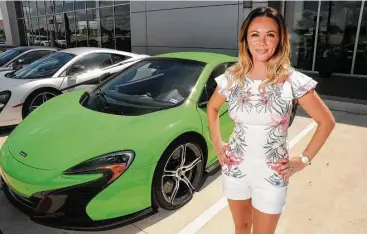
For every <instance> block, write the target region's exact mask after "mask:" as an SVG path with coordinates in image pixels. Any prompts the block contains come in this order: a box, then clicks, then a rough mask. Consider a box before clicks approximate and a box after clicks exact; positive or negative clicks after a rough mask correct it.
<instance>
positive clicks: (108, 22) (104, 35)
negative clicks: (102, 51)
mask: <svg viewBox="0 0 367 234" xmlns="http://www.w3.org/2000/svg"><path fill="white" fill-rule="evenodd" d="M100 18H101V43H102V47H103V48H111V49H115V38H114V25H113V24H114V19H113V7H105V8H101V9H100Z"/></svg>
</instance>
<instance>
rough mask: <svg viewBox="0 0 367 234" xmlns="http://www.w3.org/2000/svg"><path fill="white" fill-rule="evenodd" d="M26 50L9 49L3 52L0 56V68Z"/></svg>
mask: <svg viewBox="0 0 367 234" xmlns="http://www.w3.org/2000/svg"><path fill="white" fill-rule="evenodd" d="M26 50H28V49H27V48H22V49H19V48H18V49H10V50H7V51H5V52H4V53H1V54H0V66H2V65H4V64H5V63H7V62H9V61H10V60H11V59H13V58H15V57H16V56H18V55H20V54H21V53H23V52H24V51H26Z"/></svg>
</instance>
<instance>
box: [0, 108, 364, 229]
mask: <svg viewBox="0 0 367 234" xmlns="http://www.w3.org/2000/svg"><path fill="white" fill-rule="evenodd" d="M334 115H335V117H336V120H337V126H336V128H335V130H334V132H333V134H332V135H331V137H330V139H329V140H328V142H327V144H326V145H325V146H324V148H323V149H322V150H321V152H320V153H319V155H318V156H317V158H316V159H315V160H314V161H313V164H312V166H310V167H308V168H307V169H306V170H304V171H302V172H301V173H298V174H296V175H295V176H294V177H293V178H292V179H291V181H290V188H289V195H288V202H287V207H286V210H285V212H284V213H283V215H282V216H281V219H280V222H279V225H278V228H277V232H276V234H328V233H330V234H338V233H341V234H366V233H367V216H366V215H365V213H366V210H367V183H366V182H365V181H364V178H366V177H367V170H366V169H367V154H366V152H367V144H366V142H367V141H366V139H367V137H366V136H367V116H366V115H354V114H350V113H343V112H338V111H334ZM311 122H312V120H311V119H310V118H309V117H308V116H307V115H305V114H304V113H302V111H300V114H299V115H298V116H297V117H296V119H295V121H294V123H293V126H292V127H291V128H290V130H289V138H290V139H293V138H294V137H295V136H297V134H298V133H299V132H301V131H302V130H303V129H305V128H306V127H307V126H308V125H309V124H310V123H311ZM313 131H314V130H313ZM313 131H311V132H309V133H308V134H306V136H304V137H303V138H302V139H301V140H300V141H299V142H298V143H297V144H296V145H295V146H294V147H293V148H292V149H291V154H293V155H297V154H299V153H300V152H301V151H302V150H303V149H304V147H305V146H306V145H307V143H308V141H309V139H310V137H311V136H312V133H313ZM1 135H3V136H1ZM6 135H7V133H6V132H5V133H1V132H0V145H2V143H3V141H4V137H6ZM219 176H220V175H219V173H216V174H215V175H212V176H210V177H209V178H208V181H207V182H206V183H205V185H204V187H203V189H202V190H201V191H200V192H199V193H197V194H196V195H195V197H194V199H193V200H192V201H191V202H190V203H189V204H188V205H186V206H185V207H183V208H181V209H180V210H178V211H171V212H168V211H162V210H161V211H160V212H159V213H158V214H156V215H153V216H151V217H149V218H147V219H145V220H142V221H139V222H137V223H134V224H132V225H128V226H125V227H122V228H117V229H115V230H111V231H105V232H98V233H103V234H104V233H105V234H114V233H124V234H143V233H149V234H161V233H167V234H171V233H172V234H176V233H179V232H180V231H182V230H184V229H185V228H186V227H187V225H189V224H191V223H193V222H194V221H195V220H196V219H197V218H198V217H200V216H201V214H203V213H204V212H206V211H207V210H208V209H209V208H210V207H212V206H213V205H214V204H216V203H217V202H218V201H219V200H220V199H221V198H222V194H221V180H220V178H219ZM216 212H217V213H214V214H212V216H213V217H212V218H210V219H209V220H207V222H205V223H202V225H201V228H199V229H198V231H197V233H198V234H215V233H218V234H232V233H234V229H233V224H232V220H231V216H230V213H229V210H228V207H227V206H224V207H222V208H220V209H217V210H216ZM0 230H1V231H2V232H3V233H4V234H18V233H27V234H40V233H42V234H43V233H45V234H46V233H47V234H54V233H55V234H56V233H87V232H74V231H65V230H58V229H53V228H48V227H44V226H40V225H37V224H34V223H33V222H31V221H29V220H28V219H27V217H26V216H25V215H23V214H22V213H20V212H19V211H17V210H16V209H15V208H13V207H12V206H11V205H10V204H9V203H8V201H7V200H6V199H5V197H4V196H3V194H2V193H0Z"/></svg>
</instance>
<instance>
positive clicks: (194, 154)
mask: <svg viewBox="0 0 367 234" xmlns="http://www.w3.org/2000/svg"><path fill="white" fill-rule="evenodd" d="M184 146H186V150H185V161H184V165H183V166H182V167H180V166H181V165H179V164H181V161H179V160H180V159H182V155H180V154H179V153H180V152H182V151H181V150H182V149H183V147H184ZM195 158H197V159H195ZM195 160H197V162H196V161H195ZM194 162H195V163H194ZM204 162H205V158H204V154H203V150H202V149H201V147H200V146H199V144H197V143H196V142H192V141H187V140H179V141H177V142H175V143H173V144H172V145H171V146H169V147H168V148H167V150H166V151H165V152H164V154H163V155H162V157H161V158H160V160H159V162H158V165H157V167H156V169H155V173H154V177H153V186H152V193H153V194H152V195H153V203H154V205H156V206H158V207H161V208H163V209H166V210H175V209H178V208H180V207H182V206H184V205H186V204H187V203H188V202H189V201H191V199H192V197H193V195H194V193H195V192H196V190H197V188H198V187H199V186H200V182H201V180H202V177H203V174H204V169H205V168H204ZM175 164H176V165H175ZM194 164H195V166H194V167H193V168H192V169H191V170H187V171H186V172H185V170H182V168H186V169H188V168H189V167H187V166H188V165H194ZM179 169H180V170H179ZM164 174H165V176H164ZM188 181H189V182H190V184H191V185H192V188H191V190H190V185H188V184H187V182H188ZM177 182H178V187H177ZM175 190H176V193H175V196H174V197H173V196H172V195H174V191H175ZM190 191H192V192H190ZM169 195H171V196H169ZM172 197H173V200H171V198H172ZM170 200H171V201H170Z"/></svg>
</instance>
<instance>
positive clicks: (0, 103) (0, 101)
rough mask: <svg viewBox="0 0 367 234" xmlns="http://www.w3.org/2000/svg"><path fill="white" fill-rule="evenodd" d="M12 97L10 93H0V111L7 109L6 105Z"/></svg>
mask: <svg viewBox="0 0 367 234" xmlns="http://www.w3.org/2000/svg"><path fill="white" fill-rule="evenodd" d="M10 96H11V92H10V91H2V92H0V111H1V110H2V109H3V108H4V107H5V105H6V104H7V103H8V101H9V99H10Z"/></svg>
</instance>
